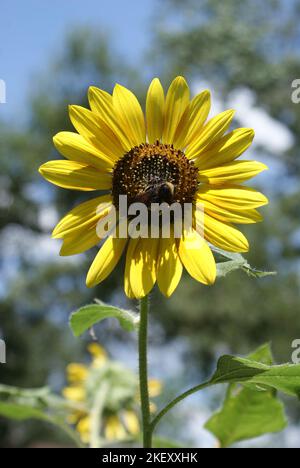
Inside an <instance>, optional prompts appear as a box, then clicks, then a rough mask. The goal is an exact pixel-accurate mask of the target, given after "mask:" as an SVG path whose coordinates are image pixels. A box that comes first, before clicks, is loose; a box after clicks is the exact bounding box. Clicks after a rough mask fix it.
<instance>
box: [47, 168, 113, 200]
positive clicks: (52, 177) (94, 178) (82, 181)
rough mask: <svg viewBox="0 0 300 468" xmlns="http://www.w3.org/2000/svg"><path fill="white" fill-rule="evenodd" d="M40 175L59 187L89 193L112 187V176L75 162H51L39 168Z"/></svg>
mask: <svg viewBox="0 0 300 468" xmlns="http://www.w3.org/2000/svg"><path fill="white" fill-rule="evenodd" d="M39 172H40V174H41V175H42V176H43V177H44V178H45V179H46V180H48V181H49V182H51V183H52V184H55V185H58V186H59V187H62V188H66V189H71V190H80V191H83V192H89V191H92V190H108V189H110V188H111V186H112V177H111V174H105V173H101V172H99V171H98V170H97V169H95V168H94V167H91V166H87V165H85V164H82V163H79V162H75V161H64V160H58V161H49V162H47V163H46V164H43V165H42V166H41V167H40V168H39Z"/></svg>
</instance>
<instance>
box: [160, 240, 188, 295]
mask: <svg viewBox="0 0 300 468" xmlns="http://www.w3.org/2000/svg"><path fill="white" fill-rule="evenodd" d="M182 270H183V267H182V263H181V261H180V258H179V255H178V248H177V243H176V240H175V239H174V237H171V238H170V239H160V244H159V256H158V262H157V284H158V287H159V289H160V291H161V292H162V293H163V294H164V295H165V296H166V297H170V296H171V295H172V294H173V292H174V291H175V289H176V288H177V286H178V284H179V282H180V279H181V275H182Z"/></svg>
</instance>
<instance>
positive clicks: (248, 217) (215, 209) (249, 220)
mask: <svg viewBox="0 0 300 468" xmlns="http://www.w3.org/2000/svg"><path fill="white" fill-rule="evenodd" d="M201 205H202V208H201V209H202V211H203V209H204V211H205V213H207V214H209V215H210V216H212V217H213V218H217V219H219V220H220V221H225V223H236V224H253V223H259V222H260V221H262V220H263V217H262V215H261V214H260V213H259V212H258V211H257V210H255V209H249V210H243V209H230V210H229V209H226V208H222V207H221V206H218V205H215V204H214V203H211V202H209V201H207V200H206V201H202V202H201Z"/></svg>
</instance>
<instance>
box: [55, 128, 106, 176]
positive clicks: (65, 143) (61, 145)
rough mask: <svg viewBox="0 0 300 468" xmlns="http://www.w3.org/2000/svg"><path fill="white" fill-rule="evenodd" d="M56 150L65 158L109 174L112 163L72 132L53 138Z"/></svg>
mask: <svg viewBox="0 0 300 468" xmlns="http://www.w3.org/2000/svg"><path fill="white" fill-rule="evenodd" d="M53 142H54V145H55V147H56V149H57V150H58V151H59V152H60V154H62V155H63V156H64V157H65V158H67V159H70V160H71V161H77V162H80V163H82V164H88V165H89V166H93V167H96V168H97V169H99V170H101V171H104V172H111V171H112V167H113V163H112V161H109V160H108V158H107V156H105V155H104V154H103V153H101V151H99V150H97V148H95V146H93V145H91V144H90V143H89V142H88V141H87V140H85V138H83V136H81V135H78V133H74V132H60V133H58V134H57V135H55V137H54V138H53Z"/></svg>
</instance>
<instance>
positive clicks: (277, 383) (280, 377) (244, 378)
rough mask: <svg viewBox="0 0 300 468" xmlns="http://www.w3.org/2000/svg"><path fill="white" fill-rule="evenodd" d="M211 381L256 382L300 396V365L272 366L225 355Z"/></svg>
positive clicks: (256, 383)
mask: <svg viewBox="0 0 300 468" xmlns="http://www.w3.org/2000/svg"><path fill="white" fill-rule="evenodd" d="M210 383H211V384H212V385H215V384H220V383H247V384H254V385H256V386H257V387H258V388H260V389H261V390H262V389H270V388H273V389H275V390H279V391H281V392H283V393H286V394H287V395H292V396H297V397H300V365H295V364H283V365H281V366H270V365H266V364H263V363H260V362H255V361H252V360H251V359H243V358H237V357H234V356H223V357H222V358H221V359H220V360H219V362H218V368H217V371H216V373H215V375H214V376H213V377H212V379H211V382H210Z"/></svg>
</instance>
